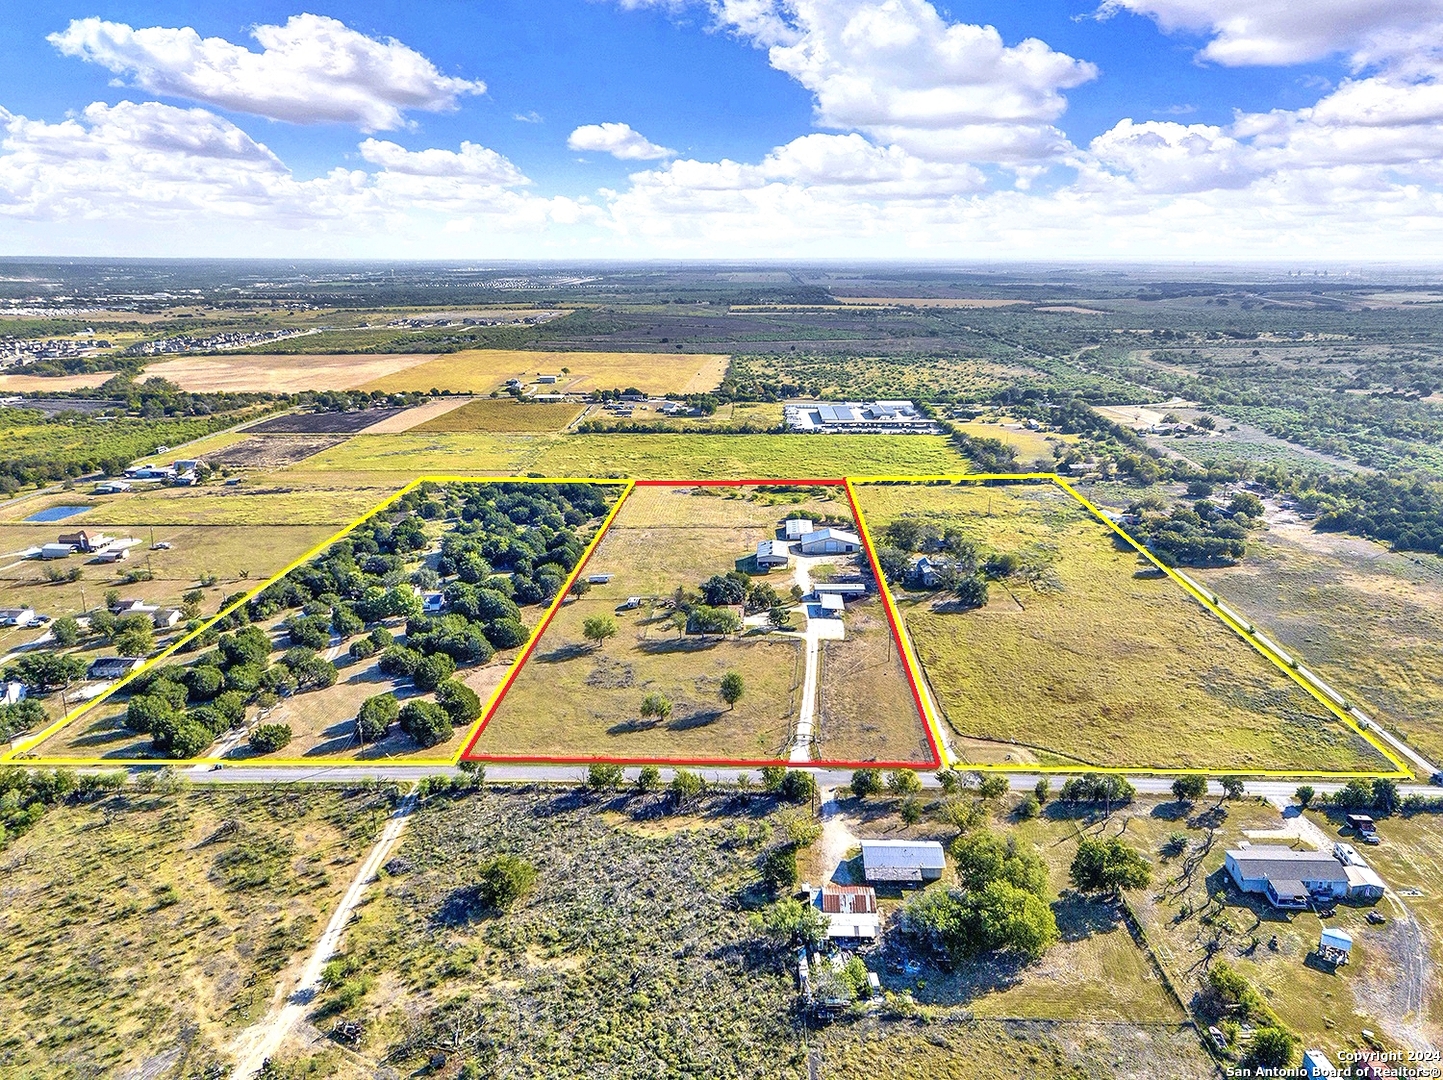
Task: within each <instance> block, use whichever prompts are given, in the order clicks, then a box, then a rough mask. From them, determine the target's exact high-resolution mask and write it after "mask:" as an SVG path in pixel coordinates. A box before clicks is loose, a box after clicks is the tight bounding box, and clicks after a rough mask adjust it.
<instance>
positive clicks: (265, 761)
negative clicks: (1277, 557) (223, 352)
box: [0, 472, 1413, 780]
mask: <svg viewBox="0 0 1443 1080" xmlns="http://www.w3.org/2000/svg"><path fill="white" fill-rule="evenodd" d="M776 482H777V483H783V482H784V481H776ZM842 482H843V484H844V485H845V487H846V490H847V492H848V494H849V495H850V496H852V499H851V501H852V504H853V505H854V506H856V508H857V527H858V528H859V529H860V530H861V531H862V533H863V536H864V537H865V538H866V540H867V543H868V544H869V545H872V537H871V531H870V528H869V526H868V524H867V521H866V514H865V511H864V510H863V509H862V504H861V502H860V500H858V499H857V498H856V490H855V489H856V486H857V485H909V484H910V485H937V486H941V485H952V484H987V483H1048V484H1053V485H1055V486H1057V487H1059V488H1061V489H1062V490H1063V491H1065V492H1067V494H1068V495H1070V496H1071V497H1072V498H1073V499H1074V500H1075V501H1076V502H1077V503H1078V505H1080V506H1082V507H1083V508H1084V509H1086V510H1087V512H1088V513H1089V514H1091V515H1092V517H1093V518H1094V519H1095V520H1097V521H1098V522H1100V523H1102V524H1103V525H1105V526H1106V527H1107V528H1108V529H1110V530H1111V531H1112V532H1113V533H1114V534H1116V535H1117V536H1120V537H1122V538H1123V539H1124V540H1125V541H1126V542H1127V543H1128V545H1129V546H1131V547H1132V548H1133V549H1134V550H1135V551H1136V552H1137V553H1138V554H1140V555H1141V556H1142V557H1143V558H1145V559H1147V560H1148V562H1150V563H1151V564H1152V565H1153V566H1154V567H1156V568H1157V569H1158V570H1159V571H1161V572H1162V573H1163V574H1165V575H1166V576H1167V577H1168V578H1170V579H1171V580H1172V581H1173V582H1174V583H1176V584H1177V585H1178V586H1179V587H1181V588H1182V589H1183V590H1185V591H1186V592H1187V594H1188V595H1189V596H1191V597H1192V598H1193V599H1194V600H1196V601H1197V602H1198V603H1199V604H1201V605H1202V606H1203V607H1204V608H1205V609H1206V610H1207V611H1209V612H1211V613H1212V614H1213V615H1214V616H1216V617H1217V618H1218V619H1220V620H1221V621H1222V622H1223V624H1224V625H1225V626H1227V627H1228V628H1229V629H1230V630H1232V631H1233V632H1234V633H1235V634H1237V636H1238V637H1240V638H1242V639H1243V640H1244V641H1245V642H1247V643H1248V644H1249V645H1251V646H1252V647H1253V648H1254V649H1255V650H1256V651H1257V652H1259V653H1260V654H1261V655H1263V656H1264V657H1266V658H1267V659H1268V660H1269V661H1270V662H1271V663H1272V664H1273V666H1274V667H1276V668H1277V669H1278V670H1279V671H1281V672H1283V674H1285V675H1286V676H1287V677H1288V678H1289V679H1291V680H1292V681H1293V682H1294V683H1296V684H1297V685H1298V686H1300V687H1302V689H1303V690H1305V691H1307V693H1308V694H1309V695H1311V696H1312V697H1313V698H1314V699H1315V700H1317V701H1318V702H1319V703H1320V704H1322V705H1323V707H1324V708H1326V709H1327V710H1328V712H1329V713H1331V714H1332V715H1333V716H1335V717H1336V718H1337V719H1339V720H1340V721H1342V722H1343V724H1344V725H1345V726H1346V727H1347V728H1348V729H1349V730H1351V731H1353V732H1354V733H1355V734H1357V735H1360V736H1362V738H1363V739H1364V740H1365V741H1366V742H1367V743H1368V744H1369V745H1370V746H1372V747H1373V748H1374V749H1375V750H1377V751H1378V752H1379V753H1380V754H1381V755H1382V756H1383V757H1384V759H1385V760H1387V761H1388V762H1389V763H1390V764H1391V765H1393V766H1394V770H1395V771H1393V772H1391V773H1387V772H1378V771H1344V770H1336V771H1329V770H1300V769H1231V770H1230V769H1220V768H1213V769H1202V768H1186V767H1183V768H1158V767H1146V766H1107V765H1085V764H1081V763H1079V764H1075V765H1037V764H1031V765H1028V764H1017V765H1008V764H981V763H973V762H967V761H963V760H961V759H958V758H956V757H954V756H953V755H952V754H951V751H950V749H949V747H948V743H947V740H946V739H944V738H943V737H942V734H943V732H944V730H945V725H944V721H943V719H942V718H941V717H940V716H938V715H937V713H936V712H935V711H934V709H933V705H934V702H933V701H932V697H931V693H930V683H928V682H927V681H926V677H925V674H924V669H923V667H922V664H921V662H920V660H919V659H918V657H917V655H916V649H915V646H914V645H913V643H912V640H911V636H910V634H909V633H908V632H907V628H906V623H905V620H904V619H903V618H902V613H901V612H900V611H899V610H898V609H897V607H896V604H895V601H894V598H893V596H892V592H891V589H889V588H888V587H887V586H886V583H885V582H879V583H878V586H879V591H880V592H881V593H882V597H883V603H884V604H885V605H886V607H887V609H888V611H889V612H890V613H891V615H892V617H893V618H892V621H893V623H894V625H895V626H896V628H897V635H898V638H899V640H900V642H901V646H902V649H901V651H902V656H903V659H904V662H905V663H906V665H907V666H908V668H909V669H910V674H911V676H912V678H913V679H914V680H916V682H917V685H918V687H919V690H920V691H921V692H919V695H918V697H919V699H920V700H921V702H922V708H923V713H924V720H925V722H926V723H927V725H928V726H929V728H930V730H931V733H932V735H933V737H934V739H935V740H936V743H937V750H938V753H939V754H940V755H941V757H942V759H943V761H944V762H945V763H946V764H948V765H950V766H952V767H955V768H964V769H969V770H977V771H986V772H1004V773H1006V772H1014V773H1054V774H1068V775H1071V774H1077V773H1109V774H1116V775H1133V776H1183V775H1204V776H1220V775H1233V776H1242V777H1258V778H1261V777H1276V778H1302V777H1306V778H1318V779H1337V780H1352V779H1371V778H1374V777H1380V776H1383V777H1389V778H1396V779H1411V778H1412V775H1413V774H1412V772H1411V770H1409V769H1408V768H1407V767H1406V765H1405V764H1404V763H1403V762H1402V761H1401V760H1400V759H1399V758H1398V757H1397V756H1396V755H1395V754H1394V753H1393V751H1392V750H1391V749H1390V748H1389V747H1388V746H1387V745H1386V744H1384V743H1383V742H1381V741H1380V740H1379V739H1378V738H1377V737H1376V736H1375V735H1373V734H1372V733H1371V732H1369V731H1368V730H1366V729H1364V728H1363V727H1361V726H1360V725H1359V724H1358V723H1357V721H1356V720H1354V719H1353V717H1352V716H1350V715H1349V714H1348V713H1347V712H1346V711H1345V710H1344V709H1342V708H1340V707H1339V706H1338V704H1337V703H1336V702H1334V701H1333V700H1332V699H1330V698H1329V697H1328V696H1327V695H1326V694H1324V693H1323V692H1322V691H1320V690H1319V689H1318V688H1317V687H1316V686H1314V685H1313V683H1311V682H1310V681H1309V680H1308V679H1306V678H1304V677H1303V676H1302V675H1301V674H1300V673H1299V672H1298V671H1296V670H1294V669H1293V667H1292V666H1290V665H1289V664H1288V663H1287V662H1286V661H1284V660H1283V659H1282V658H1281V657H1280V656H1279V655H1278V654H1277V653H1276V652H1275V651H1274V650H1273V649H1271V648H1269V647H1268V646H1267V645H1266V644H1264V643H1263V642H1261V641H1259V640H1258V639H1257V636H1256V634H1255V633H1254V631H1253V630H1252V628H1251V627H1249V626H1247V625H1245V624H1243V623H1242V622H1240V621H1239V620H1237V619H1236V618H1234V617H1233V616H1232V615H1231V614H1230V613H1229V612H1228V611H1227V610H1225V609H1224V608H1223V607H1222V606H1221V605H1220V604H1219V603H1218V602H1217V600H1215V599H1214V597H1213V596H1212V595H1211V594H1209V593H1207V592H1206V591H1204V590H1203V589H1201V588H1199V587H1198V586H1197V585H1195V584H1194V583H1193V582H1192V581H1191V580H1189V579H1188V578H1187V577H1186V576H1185V575H1183V574H1180V573H1178V572H1177V571H1176V570H1174V569H1172V568H1171V567H1169V566H1166V565H1164V564H1163V563H1162V561H1161V560H1159V559H1158V558H1157V556H1156V555H1154V554H1153V553H1152V551H1150V550H1149V549H1148V548H1147V547H1146V545H1144V544H1142V543H1140V542H1139V541H1138V540H1137V539H1136V538H1135V537H1133V536H1132V535H1131V534H1130V533H1128V532H1127V530H1125V529H1123V528H1122V527H1121V526H1120V525H1118V524H1117V523H1116V522H1115V521H1113V520H1112V519H1111V518H1109V517H1108V516H1107V515H1106V514H1104V513H1103V512H1102V511H1101V510H1099V509H1098V508H1097V507H1096V506H1094V505H1093V504H1092V503H1091V502H1090V501H1089V500H1088V499H1087V498H1085V497H1084V496H1083V495H1081V494H1080V493H1079V492H1078V491H1077V490H1076V489H1075V488H1074V487H1073V486H1072V485H1071V484H1070V483H1068V482H1067V480H1065V479H1063V478H1062V477H1060V476H1058V475H1056V474H1055V473H1044V472H1031V473H955V474H943V475H931V476H858V477H846V478H843V480H842ZM428 483H430V484H507V483H511V484H595V485H599V486H604V487H611V488H616V487H619V488H621V489H622V490H621V493H620V494H619V495H618V496H617V499H616V501H615V502H614V503H613V505H612V507H611V509H610V511H609V512H608V513H607V515H606V517H605V518H604V519H603V520H602V523H601V525H600V527H599V528H598V529H597V530H596V533H595V535H594V536H593V537H592V538H591V540H590V541H589V542H588V543H587V545H586V548H585V549H584V551H583V553H582V556H581V559H580V560H579V561H578V562H577V566H578V567H582V566H584V565H585V564H586V561H587V560H588V559H589V558H590V556H591V553H592V551H593V550H594V549H595V547H596V545H597V544H599V543H600V542H601V540H602V538H603V537H604V536H605V535H606V532H607V530H608V529H609V528H610V527H611V523H612V521H613V520H614V519H615V517H616V515H617V513H618V512H619V511H620V510H621V507H622V504H623V503H625V502H626V500H627V496H629V495H630V494H631V492H632V489H633V488H634V487H635V486H636V481H635V480H634V479H621V478H617V477H569V476H565V477H563V476H555V477H537V476H453V475H433V476H419V477H417V478H416V479H414V480H412V481H411V482H410V483H408V484H406V485H405V486H404V487H402V488H400V489H399V490H397V491H395V492H394V493H392V494H391V495H389V496H387V497H386V498H385V499H383V500H382V501H381V502H380V503H378V504H377V505H376V506H374V507H372V508H371V509H370V510H368V511H366V513H364V514H362V515H361V516H360V517H358V518H356V519H355V520H354V521H352V522H351V523H350V524H348V525H346V526H344V527H342V528H341V529H340V530H338V531H337V532H335V533H333V534H332V535H331V536H329V537H327V538H326V539H325V540H322V541H321V542H320V543H318V544H316V545H315V546H313V547H312V548H310V549H309V550H308V551H306V552H305V553H304V554H302V555H300V556H298V557H297V558H296V559H294V560H292V561H291V562H290V563H289V564H288V565H287V566H285V567H284V568H283V569H282V570H280V571H279V572H277V573H276V574H274V575H272V576H271V577H270V578H268V579H267V580H266V581H264V582H261V583H260V584H258V585H257V586H255V587H254V588H252V589H251V590H249V591H248V592H246V593H244V594H242V595H241V596H240V597H239V598H238V599H236V600H234V601H232V602H231V603H230V604H228V605H226V606H225V607H224V608H222V609H221V610H220V611H219V612H218V613H217V614H216V615H214V616H213V617H212V618H210V619H207V620H206V621H205V622H204V623H202V624H201V625H200V626H199V627H197V628H196V629H195V630H192V631H190V632H189V633H187V634H185V635H183V636H182V637H180V638H178V639H177V640H176V641H175V642H174V643H172V644H171V645H169V646H167V647H166V648H165V649H163V650H162V651H161V652H159V653H157V654H156V655H155V656H153V657H151V658H150V659H148V660H147V661H145V663H144V664H142V665H141V667H139V668H138V669H136V670H135V671H133V672H131V673H130V674H129V675H127V676H125V677H124V678H122V679H120V680H117V681H116V682H115V683H114V684H113V685H112V686H110V687H108V688H106V690H105V691H104V692H103V693H101V694H98V695H96V696H95V697H94V698H91V699H90V700H89V701H86V702H84V703H83V704H81V705H79V706H77V707H76V708H75V709H72V710H70V712H68V713H67V714H66V715H65V716H63V717H61V718H60V719H59V720H57V721H55V722H54V723H52V724H50V725H49V726H47V727H46V728H44V729H43V730H42V731H40V732H38V733H36V734H34V735H30V736H27V737H26V738H24V739H22V740H20V741H19V742H17V743H15V744H14V746H12V748H11V749H10V750H9V751H8V752H6V753H4V754H0V762H7V763H14V764H21V763H23V764H25V765H32V766H55V765H66V766H112V767H117V768H123V767H129V766H144V765H152V766H161V765H170V766H176V767H191V766H195V765H204V764H212V763H215V762H218V761H221V760H222V759H218V758H180V759H171V758H150V757H147V758H79V757H40V756H30V752H31V750H32V749H33V748H35V747H37V746H39V745H41V744H42V743H44V742H45V741H46V740H47V739H49V738H51V737H52V736H53V735H55V734H56V733H57V732H59V731H60V730H61V729H62V728H64V727H66V726H67V725H69V724H71V723H73V722H74V721H76V720H78V719H79V718H80V717H81V716H83V715H84V714H85V713H87V712H89V711H91V710H92V709H94V708H96V707H97V706H99V705H100V704H101V703H102V702H104V701H105V700H107V699H108V698H110V697H111V696H112V695H114V694H116V693H118V692H119V691H120V690H122V689H124V688H125V687H126V686H127V685H129V684H130V683H131V682H132V681H134V680H135V679H138V678H140V677H141V676H142V675H144V674H145V673H146V672H148V671H150V670H151V669H152V668H154V667H156V666H157V665H159V664H161V663H162V662H164V661H165V660H168V659H170V657H172V656H174V655H175V654H176V653H177V652H179V651H180V650H181V649H183V648H184V647H185V646H186V645H188V644H190V643H191V642H192V641H195V640H196V639H197V638H199V637H201V636H202V635H203V634H205V633H206V632H207V631H208V630H210V629H211V628H212V627H214V626H215V625H216V624H217V623H218V622H220V621H221V620H222V619H224V618H226V617H227V616H228V615H230V614H232V613H233V612H235V611H236V610H238V609H239V608H240V607H242V606H243V605H245V604H247V603H249V602H250V601H251V600H253V599H255V598H256V597H257V596H259V595H260V594H261V593H262V592H264V591H265V590H266V589H268V588H269V587H270V586H271V585H273V584H275V583H276V582H278V581H280V580H281V579H282V578H284V577H285V576H286V575H287V574H289V573H291V572H292V571H294V570H296V569H297V568H298V567H300V566H302V565H304V564H305V563H307V562H309V561H310V560H311V559H313V558H315V557H316V556H317V555H319V554H321V553H322V552H324V551H325V550H326V549H327V548H329V547H330V546H331V545H332V544H335V543H337V542H339V541H341V540H343V539H345V538H346V536H348V535H349V534H350V533H351V532H353V531H354V530H356V529H357V528H359V527H360V526H361V525H364V524H365V523H366V522H367V521H369V520H370V519H371V518H373V517H375V516H376V515H377V514H380V513H382V512H384V511H385V510H386V509H388V508H389V507H391V506H392V505H394V504H395V503H396V502H398V501H399V500H401V499H402V498H404V497H405V496H406V495H408V494H409V493H410V492H412V491H414V490H416V489H417V488H418V487H420V486H421V485H423V484H428ZM872 549H873V550H875V545H872ZM568 584H569V583H568ZM566 595H567V589H566V588H562V589H561V590H559V591H558V592H557V594H556V596H555V597H554V598H553V599H552V602H551V604H550V605H549V606H548V607H547V609H546V612H545V614H544V615H543V616H542V617H541V619H539V620H538V621H537V623H536V625H535V627H534V628H533V629H532V632H531V635H530V637H529V638H528V639H527V641H526V643H525V644H524V645H523V646H522V647H521V649H520V651H518V653H517V656H518V657H520V656H525V655H526V654H527V653H528V652H529V651H530V649H531V648H532V646H533V645H534V643H535V641H536V638H537V636H538V635H539V634H540V633H541V631H542V629H543V628H544V627H546V626H547V625H548V624H549V623H550V622H551V620H552V618H553V617H554V616H555V614H556V611H557V609H559V608H560V606H561V605H562V603H564V602H565V599H566ZM508 681H509V680H506V679H503V680H502V682H501V683H500V684H499V685H498V686H497V687H496V688H495V689H494V690H493V691H492V692H491V694H490V696H489V697H488V698H487V700H486V703H485V706H484V707H483V708H482V710H481V714H480V717H478V719H477V720H476V722H475V723H474V724H472V725H471V727H469V728H468V729H467V730H466V733H465V736H464V737H463V738H462V739H461V741H460V748H459V749H458V750H457V751H456V753H455V754H454V755H452V756H451V757H449V758H421V757H396V758H375V759H370V760H364V761H363V760H356V759H336V758H273V757H257V758H253V759H241V760H239V761H224V764H225V765H226V767H228V768H259V767H276V766H298V767H314V768H326V769H331V768H351V767H354V768H368V767H369V768H373V767H375V766H377V765H407V766H416V767H432V766H435V767H445V766H453V765H455V764H456V763H457V762H458V761H460V759H461V756H462V755H463V754H464V753H465V752H466V748H467V747H468V746H470V744H471V741H472V740H473V739H474V737H475V734H476V729H477V727H479V726H480V724H481V723H483V722H484V720H485V718H486V717H487V716H488V715H489V713H490V711H491V708H492V707H493V706H494V704H495V701H496V698H497V696H498V695H499V694H500V693H501V692H502V691H503V690H504V688H505V687H506V685H507V682H508Z"/></svg>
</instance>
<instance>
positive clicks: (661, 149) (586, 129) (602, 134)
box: [566, 124, 676, 161]
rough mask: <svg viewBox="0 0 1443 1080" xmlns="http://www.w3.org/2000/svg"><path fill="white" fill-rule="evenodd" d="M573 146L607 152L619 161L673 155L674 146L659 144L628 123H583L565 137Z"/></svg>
mask: <svg viewBox="0 0 1443 1080" xmlns="http://www.w3.org/2000/svg"><path fill="white" fill-rule="evenodd" d="M566 145H567V146H569V147H570V148H571V149H572V150H581V151H587V152H591V153H597V154H610V155H611V156H612V157H614V158H620V159H621V160H622V161H656V160H658V159H660V158H669V157H675V156H676V151H675V150H668V149H667V148H666V147H665V146H658V145H657V144H656V143H654V142H652V141H651V140H650V139H648V138H647V137H646V136H645V135H643V134H642V133H641V132H639V131H635V130H633V129H632V127H631V125H630V124H583V125H582V126H581V127H579V128H577V129H576V130H575V131H573V132H572V133H571V134H570V136H568V137H567V140H566Z"/></svg>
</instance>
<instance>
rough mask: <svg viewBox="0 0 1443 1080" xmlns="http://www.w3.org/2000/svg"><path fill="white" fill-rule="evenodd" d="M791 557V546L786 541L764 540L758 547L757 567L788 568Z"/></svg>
mask: <svg viewBox="0 0 1443 1080" xmlns="http://www.w3.org/2000/svg"><path fill="white" fill-rule="evenodd" d="M791 557H792V548H791V545H790V544H788V543H787V542H786V541H784V540H763V541H762V542H761V543H760V544H758V545H757V565H758V566H760V567H762V568H763V569H766V570H770V569H772V567H774V566H786V565H787V563H788V562H789V561H790V560H791Z"/></svg>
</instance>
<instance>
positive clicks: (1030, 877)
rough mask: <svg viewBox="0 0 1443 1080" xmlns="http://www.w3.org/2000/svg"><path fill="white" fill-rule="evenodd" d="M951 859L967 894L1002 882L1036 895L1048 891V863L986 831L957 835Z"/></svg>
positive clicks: (1034, 854)
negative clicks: (996, 882) (967, 891)
mask: <svg viewBox="0 0 1443 1080" xmlns="http://www.w3.org/2000/svg"><path fill="white" fill-rule="evenodd" d="M952 860H953V862H954V864H955V866H956V870H957V881H958V883H959V884H960V885H961V886H962V887H963V888H964V889H967V890H969V891H973V892H975V891H978V890H981V889H984V888H986V887H987V886H988V885H989V884H991V883H992V882H994V881H1005V882H1007V883H1008V884H1009V885H1013V886H1016V887H1017V888H1019V889H1026V890H1027V891H1028V892H1031V893H1034V894H1036V895H1037V896H1042V895H1043V894H1045V893H1046V892H1047V864H1046V863H1044V862H1043V861H1042V857H1041V856H1040V855H1038V854H1037V852H1035V851H1033V850H1031V849H1029V848H1022V847H1018V845H1017V843H1016V841H1015V840H1014V839H1012V838H1010V837H1009V838H1006V839H1004V838H1003V837H1001V836H998V835H997V834H996V833H994V832H991V831H988V830H979V831H977V832H974V833H970V834H967V835H964V836H959V837H958V838H957V839H956V840H954V841H953V842H952Z"/></svg>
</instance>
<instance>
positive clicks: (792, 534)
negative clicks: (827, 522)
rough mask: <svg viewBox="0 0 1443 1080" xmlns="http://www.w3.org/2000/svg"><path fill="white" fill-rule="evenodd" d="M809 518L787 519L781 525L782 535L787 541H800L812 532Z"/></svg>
mask: <svg viewBox="0 0 1443 1080" xmlns="http://www.w3.org/2000/svg"><path fill="white" fill-rule="evenodd" d="M814 531H815V528H814V526H813V525H812V519H811V518H787V520H786V521H784V522H783V523H782V534H783V535H784V536H785V537H786V538H787V539H788V540H800V539H801V538H802V537H804V536H806V535H807V533H809V532H814Z"/></svg>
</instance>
